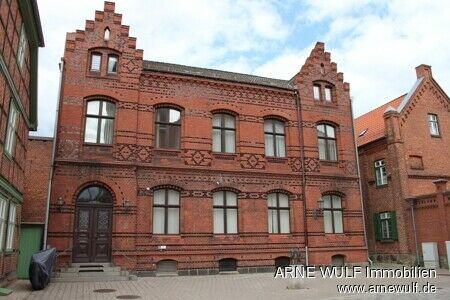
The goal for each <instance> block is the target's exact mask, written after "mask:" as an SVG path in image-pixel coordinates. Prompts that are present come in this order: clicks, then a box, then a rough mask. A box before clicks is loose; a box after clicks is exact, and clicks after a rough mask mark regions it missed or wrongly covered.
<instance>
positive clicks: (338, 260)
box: [331, 254, 345, 267]
mask: <svg viewBox="0 0 450 300" xmlns="http://www.w3.org/2000/svg"><path fill="white" fill-rule="evenodd" d="M331 265H332V266H336V267H343V266H344V265H345V255H342V254H336V255H333V256H332V257H331Z"/></svg>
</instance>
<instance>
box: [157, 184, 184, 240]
mask: <svg viewBox="0 0 450 300" xmlns="http://www.w3.org/2000/svg"><path fill="white" fill-rule="evenodd" d="M179 227H180V193H179V192H178V191H176V190H173V189H158V190H155V191H154V192H153V233H154V234H178V233H179V232H180V228H179Z"/></svg>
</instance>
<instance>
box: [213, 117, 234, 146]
mask: <svg viewBox="0 0 450 300" xmlns="http://www.w3.org/2000/svg"><path fill="white" fill-rule="evenodd" d="M235 144H236V122H235V118H234V116H232V115H230V114H223V113H221V114H214V115H213V151H214V152H225V153H234V152H235Z"/></svg>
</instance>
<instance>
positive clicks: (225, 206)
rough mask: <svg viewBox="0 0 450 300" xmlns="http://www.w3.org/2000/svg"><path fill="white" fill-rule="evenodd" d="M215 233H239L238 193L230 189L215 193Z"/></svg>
mask: <svg viewBox="0 0 450 300" xmlns="http://www.w3.org/2000/svg"><path fill="white" fill-rule="evenodd" d="M213 209H214V233H216V234H235V233H237V218H238V206H237V195H236V193H233V192H230V191H218V192H215V193H214V194H213Z"/></svg>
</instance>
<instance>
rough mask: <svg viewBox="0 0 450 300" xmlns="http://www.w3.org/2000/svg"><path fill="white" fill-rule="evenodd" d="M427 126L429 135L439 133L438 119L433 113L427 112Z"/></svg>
mask: <svg viewBox="0 0 450 300" xmlns="http://www.w3.org/2000/svg"><path fill="white" fill-rule="evenodd" d="M428 127H429V128H430V134H431V135H440V133H439V120H438V116H437V115H435V114H428Z"/></svg>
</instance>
